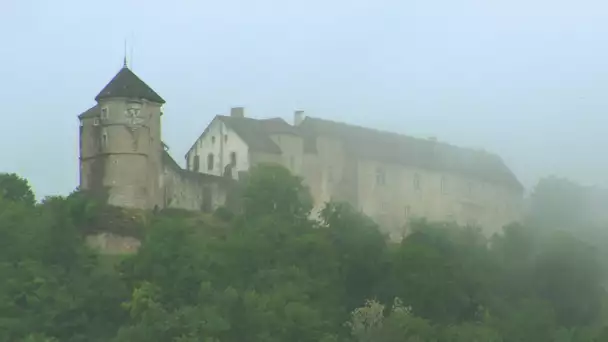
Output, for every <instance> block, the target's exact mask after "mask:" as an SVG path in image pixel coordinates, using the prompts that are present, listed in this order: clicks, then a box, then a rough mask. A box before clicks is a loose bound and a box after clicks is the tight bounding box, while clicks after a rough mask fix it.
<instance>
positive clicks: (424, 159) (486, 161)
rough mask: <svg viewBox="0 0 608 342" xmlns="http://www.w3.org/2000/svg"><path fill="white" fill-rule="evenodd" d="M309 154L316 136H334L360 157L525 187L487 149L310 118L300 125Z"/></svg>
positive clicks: (314, 143) (349, 150)
mask: <svg viewBox="0 0 608 342" xmlns="http://www.w3.org/2000/svg"><path fill="white" fill-rule="evenodd" d="M298 129H299V132H300V134H301V135H302V137H303V138H304V149H305V152H307V153H316V148H317V146H316V138H317V137H319V136H329V137H334V138H337V139H339V140H341V141H342V143H343V144H344V147H345V148H346V151H347V152H348V153H351V154H353V155H356V156H358V157H360V158H364V159H371V160H378V161H381V162H387V163H399V164H404V165H413V166H417V167H420V168H425V169H432V170H445V171H449V172H454V173H459V174H462V175H466V176H470V177H474V178H478V179H484V180H486V181H490V182H498V183H502V184H506V185H509V186H513V187H516V188H518V189H520V190H521V189H523V186H522V185H521V183H520V182H519V181H518V180H517V178H516V177H515V175H514V174H513V173H512V172H511V170H510V169H509V168H508V167H507V166H506V165H505V163H504V162H503V160H502V159H501V158H500V157H499V156H497V155H495V154H491V153H488V152H485V151H478V150H473V149H466V148H460V147H456V146H452V145H449V144H445V143H441V142H437V141H434V140H430V139H418V138H413V137H409V136H405V135H401V134H397V133H391V132H384V131H379V130H374V129H370V128H365V127H360V126H354V125H348V124H344V123H339V122H334V121H329V120H323V119H317V118H311V117H307V118H305V119H304V121H303V122H302V123H301V124H300V125H299V126H298Z"/></svg>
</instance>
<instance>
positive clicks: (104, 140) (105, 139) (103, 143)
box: [101, 130, 108, 148]
mask: <svg viewBox="0 0 608 342" xmlns="http://www.w3.org/2000/svg"><path fill="white" fill-rule="evenodd" d="M101 146H102V147H103V148H106V147H107V146H108V132H106V131H105V130H104V131H103V133H102V134H101Z"/></svg>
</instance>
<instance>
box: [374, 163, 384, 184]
mask: <svg viewBox="0 0 608 342" xmlns="http://www.w3.org/2000/svg"><path fill="white" fill-rule="evenodd" d="M384 184H386V174H385V173H384V169H382V168H380V167H379V168H377V169H376V185H384Z"/></svg>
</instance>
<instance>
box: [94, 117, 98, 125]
mask: <svg viewBox="0 0 608 342" xmlns="http://www.w3.org/2000/svg"><path fill="white" fill-rule="evenodd" d="M93 126H99V118H94V119H93Z"/></svg>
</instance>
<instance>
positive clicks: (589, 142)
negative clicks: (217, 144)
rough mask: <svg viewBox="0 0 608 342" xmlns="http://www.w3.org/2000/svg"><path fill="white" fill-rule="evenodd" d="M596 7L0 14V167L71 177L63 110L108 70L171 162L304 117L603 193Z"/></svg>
mask: <svg viewBox="0 0 608 342" xmlns="http://www.w3.org/2000/svg"><path fill="white" fill-rule="evenodd" d="M607 10H608V4H606V3H605V2H602V1H599V0H581V1H576V2H575V1H555V0H552V1H549V0H537V1H533V2H530V1H523V0H510V1H491V2H488V1H473V0H463V1H457V2H455V1H447V0H443V1H438V0H428V1H386V0H378V1H369V0H368V1H354V0H349V1H345V0H340V1H330V2H328V1H319V0H309V1H301V2H297V3H295V2H291V1H270V0H259V1H244V0H241V1H235V0H227V1H213V2H212V1H179V2H165V1H162V2H161V1H152V0H148V1H118V0H106V1H103V2H99V3H95V4H93V3H90V2H85V1H76V0H58V1H53V2H49V1H42V0H38V1H35V0H32V1H23V0H3V1H2V2H0V39H1V41H2V48H0V49H1V51H2V53H0V76H1V77H0V102H1V103H2V116H1V117H2V119H3V123H2V124H1V125H0V144H1V145H2V146H3V148H2V149H0V172H16V173H18V174H20V175H22V176H23V177H25V178H27V179H29V180H30V181H31V182H32V184H33V186H34V189H35V192H36V193H37V194H38V196H40V197H42V196H44V195H50V194H66V193H68V192H70V191H71V190H73V189H74V187H75V186H76V185H77V182H78V122H77V115H78V114H80V113H81V112H83V111H85V110H86V109H87V108H89V107H90V106H91V105H92V104H93V103H94V100H93V98H94V97H95V95H96V94H97V93H98V92H99V90H101V88H103V86H104V85H105V84H106V83H107V82H108V81H109V80H110V79H111V78H112V76H113V75H114V74H115V73H116V72H117V71H118V70H119V68H120V66H121V64H122V60H123V57H124V41H125V39H127V40H128V45H129V48H128V49H127V52H128V57H129V60H130V63H131V67H132V69H133V70H134V71H135V73H136V74H138V75H139V76H140V77H141V78H142V79H143V80H144V81H145V82H147V83H148V84H149V85H150V86H151V87H152V88H153V89H154V90H156V91H157V92H158V93H159V94H160V95H161V96H162V97H163V98H164V99H165V100H166V101H167V104H166V106H165V110H164V112H165V115H164V119H163V135H164V140H165V142H166V143H167V144H168V145H169V146H170V148H171V150H170V152H171V154H172V155H173V156H174V158H175V159H177V160H178V161H180V162H181V161H182V160H183V157H182V156H183V155H184V153H185V152H186V150H187V148H188V147H189V146H190V145H191V144H192V142H193V141H194V139H196V137H197V136H198V135H199V134H200V133H202V131H203V130H204V128H205V127H206V125H207V124H208V123H209V122H210V120H211V119H212V118H213V116H214V115H216V114H220V113H225V112H227V111H228V110H229V108H230V107H231V106H245V107H246V115H247V116H254V117H270V116H282V117H284V118H285V119H287V120H291V113H292V112H293V110H294V109H302V110H305V111H306V113H307V114H308V115H311V116H315V117H321V118H327V119H332V120H338V121H344V122H348V123H352V124H358V125H363V126H370V127H374V128H378V129H385V130H391V131H396V132H399V133H404V134H408V135H413V136H417V137H429V136H435V137H437V138H438V140H439V141H444V142H449V143H451V144H455V145H458V146H463V147H473V148H483V149H486V150H489V151H492V152H495V153H497V154H499V155H500V156H501V157H502V158H503V159H504V160H505V162H506V163H507V164H508V165H509V166H510V167H511V168H512V169H513V171H514V172H515V174H516V175H517V176H518V178H519V179H520V181H521V182H522V183H523V184H524V185H525V186H526V187H528V188H530V187H531V186H533V185H534V184H535V183H536V181H537V180H538V179H539V178H540V177H543V176H546V175H550V174H556V175H560V176H564V177H568V178H571V179H573V180H575V181H578V182H581V183H584V184H598V185H603V186H607V185H608V178H607V177H608V176H606V175H608V158H606V157H605V154H604V153H603V148H604V147H606V146H608V135H606V134H605V127H606V125H607V124H608V119H607V117H606V112H607V111H608V97H607V96H606V92H608V64H607V63H606V60H608V48H607V47H606V46H607V44H606V39H605V37H606V36H607V34H608V22H606V21H605V20H602V19H604V18H605V13H606V11H607Z"/></svg>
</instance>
